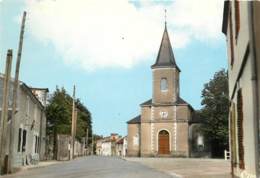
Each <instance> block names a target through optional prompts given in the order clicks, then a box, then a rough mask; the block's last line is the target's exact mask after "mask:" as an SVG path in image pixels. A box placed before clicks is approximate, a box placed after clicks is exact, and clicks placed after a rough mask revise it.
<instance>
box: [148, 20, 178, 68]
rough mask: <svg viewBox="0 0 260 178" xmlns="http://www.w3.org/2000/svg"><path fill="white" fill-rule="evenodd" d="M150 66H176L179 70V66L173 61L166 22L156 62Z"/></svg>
mask: <svg viewBox="0 0 260 178" xmlns="http://www.w3.org/2000/svg"><path fill="white" fill-rule="evenodd" d="M151 67H152V69H154V68H164V67H172V68H177V69H178V70H179V71H180V69H179V67H178V66H177V64H176V62H175V58H174V54H173V51H172V46H171V42H170V38H169V35H168V31H167V26H166V24H165V28H164V32H163V37H162V41H161V45H160V49H159V52H158V56H157V59H156V62H155V64H153V65H152V66H151Z"/></svg>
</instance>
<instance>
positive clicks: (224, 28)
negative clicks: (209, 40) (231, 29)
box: [222, 1, 229, 35]
mask: <svg viewBox="0 0 260 178" xmlns="http://www.w3.org/2000/svg"><path fill="white" fill-rule="evenodd" d="M228 12H229V1H225V2H224V11H223V21H222V32H223V33H224V34H225V35H226V34H227V25H228Z"/></svg>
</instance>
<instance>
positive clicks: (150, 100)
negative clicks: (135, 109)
mask: <svg viewBox="0 0 260 178" xmlns="http://www.w3.org/2000/svg"><path fill="white" fill-rule="evenodd" d="M140 105H141V106H151V105H152V99H149V100H147V101H145V102H143V103H142V104H140Z"/></svg>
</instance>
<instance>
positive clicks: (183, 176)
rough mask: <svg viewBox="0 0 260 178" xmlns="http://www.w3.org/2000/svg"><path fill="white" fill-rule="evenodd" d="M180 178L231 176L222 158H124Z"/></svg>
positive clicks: (226, 177)
mask: <svg viewBox="0 0 260 178" xmlns="http://www.w3.org/2000/svg"><path fill="white" fill-rule="evenodd" d="M124 159H125V160H127V161H134V162H138V163H140V164H143V165H145V166H148V167H151V168H154V169H156V170H159V171H162V172H165V173H167V174H169V175H173V176H177V177H180V178H231V175H230V163H229V161H225V160H223V159H194V158H124Z"/></svg>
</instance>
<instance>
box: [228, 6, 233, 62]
mask: <svg viewBox="0 0 260 178" xmlns="http://www.w3.org/2000/svg"><path fill="white" fill-rule="evenodd" d="M232 28H233V23H232V13H231V10H230V15H229V30H230V35H229V37H230V38H229V42H230V63H231V66H233V63H234V44H233V30H232Z"/></svg>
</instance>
